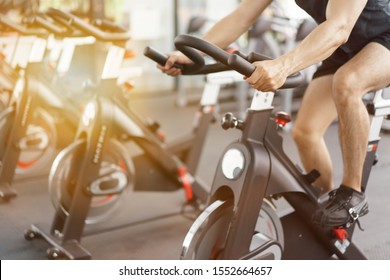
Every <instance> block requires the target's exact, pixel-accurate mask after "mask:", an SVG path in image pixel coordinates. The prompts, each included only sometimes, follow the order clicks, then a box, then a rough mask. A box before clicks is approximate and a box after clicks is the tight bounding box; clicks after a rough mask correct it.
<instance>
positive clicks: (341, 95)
mask: <svg viewBox="0 0 390 280" xmlns="http://www.w3.org/2000/svg"><path fill="white" fill-rule="evenodd" d="M332 87H333V99H334V101H335V103H336V105H338V106H343V105H345V102H347V101H348V100H349V99H351V98H356V97H358V98H360V97H361V94H362V91H363V83H362V81H361V79H360V78H359V77H358V75H357V74H356V73H355V72H354V71H349V70H348V69H342V68H340V69H339V71H337V72H336V73H335V75H334V77H333V84H332Z"/></svg>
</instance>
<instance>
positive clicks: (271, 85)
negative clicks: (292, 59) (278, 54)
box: [244, 59, 288, 92]
mask: <svg viewBox="0 0 390 280" xmlns="http://www.w3.org/2000/svg"><path fill="white" fill-rule="evenodd" d="M253 65H254V66H256V69H255V71H254V72H253V73H252V75H251V76H250V77H244V79H245V80H246V81H247V82H248V83H249V84H250V85H251V86H252V87H253V88H255V89H257V90H259V91H264V92H267V91H275V90H277V89H278V88H280V87H281V86H282V85H283V84H284V83H285V82H286V79H287V76H288V75H287V74H285V71H284V67H283V65H282V63H281V62H280V61H279V60H278V59H274V60H265V61H257V62H254V63H253Z"/></svg>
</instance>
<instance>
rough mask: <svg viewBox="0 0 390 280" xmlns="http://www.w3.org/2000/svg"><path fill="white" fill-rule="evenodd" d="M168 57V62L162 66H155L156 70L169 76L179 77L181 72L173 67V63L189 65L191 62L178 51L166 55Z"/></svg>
mask: <svg viewBox="0 0 390 280" xmlns="http://www.w3.org/2000/svg"><path fill="white" fill-rule="evenodd" d="M166 55H168V57H169V58H168V60H167V62H166V63H165V65H164V66H162V65H159V64H157V68H158V69H160V70H161V71H162V72H163V73H165V74H167V75H170V76H178V75H181V70H180V69H178V68H176V67H173V65H174V64H175V63H178V64H190V63H192V61H191V60H190V59H189V58H188V57H186V56H185V55H184V54H182V53H181V52H179V51H175V52H169V53H166Z"/></svg>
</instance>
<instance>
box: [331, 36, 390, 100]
mask: <svg viewBox="0 0 390 280" xmlns="http://www.w3.org/2000/svg"><path fill="white" fill-rule="evenodd" d="M337 72H338V73H340V72H341V73H343V76H346V75H345V74H347V75H352V76H353V77H354V79H353V81H354V82H355V85H354V86H358V87H359V88H360V89H362V90H363V91H364V92H368V91H373V90H377V89H381V88H384V87H387V86H388V85H389V84H390V51H389V50H388V49H387V48H386V47H384V46H382V45H381V44H379V43H369V44H368V45H367V46H365V47H364V48H363V49H362V50H361V51H360V52H359V53H357V54H356V55H355V56H354V57H353V58H352V59H350V60H349V61H348V62H347V63H345V64H344V65H343V66H342V67H341V68H340V69H339V70H338V71H337ZM338 73H336V75H337V74H338Z"/></svg>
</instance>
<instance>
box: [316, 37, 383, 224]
mask: <svg viewBox="0 0 390 280" xmlns="http://www.w3.org/2000/svg"><path fill="white" fill-rule="evenodd" d="M389 65H390V51H389V50H388V49H387V48H385V47H383V46H382V45H380V44H377V43H371V44H369V45H367V46H366V47H365V48H364V49H363V50H362V51H360V52H359V53H358V54H357V55H356V56H355V57H354V58H352V59H351V60H350V61H348V62H347V63H346V64H345V65H344V66H343V67H341V68H339V70H338V71H337V72H336V73H335V75H334V78H333V97H334V101H335V104H336V108H337V113H338V116H339V136H340V145H341V150H342V156H343V163H344V175H343V180H342V184H341V186H340V188H338V189H337V190H336V191H335V192H333V193H331V195H330V199H329V202H328V203H327V205H326V207H325V208H324V209H322V210H321V211H319V212H317V213H316V215H315V217H314V220H315V221H316V222H318V223H320V224H322V225H323V226H333V227H337V226H342V225H346V224H347V223H350V222H354V221H355V220H356V219H357V218H359V217H361V216H363V215H365V214H367V213H368V205H367V202H366V198H365V196H364V194H363V193H360V191H361V178H362V171H363V164H364V160H365V156H366V150H367V142H368V135H369V128H370V127H369V116H368V113H367V109H366V107H365V106H364V104H363V102H362V96H363V95H364V94H365V93H367V92H369V91H373V90H376V89H380V88H383V87H385V86H387V85H388V84H389V83H390V71H389V69H388V66H389Z"/></svg>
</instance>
